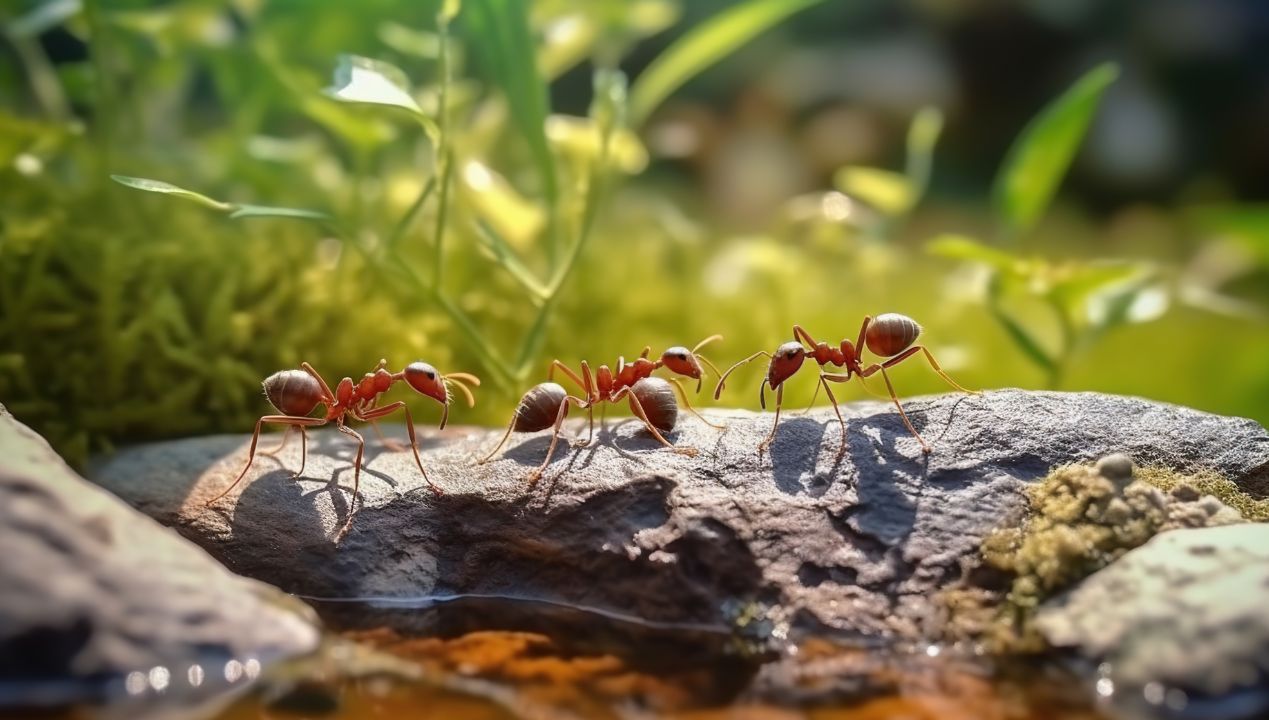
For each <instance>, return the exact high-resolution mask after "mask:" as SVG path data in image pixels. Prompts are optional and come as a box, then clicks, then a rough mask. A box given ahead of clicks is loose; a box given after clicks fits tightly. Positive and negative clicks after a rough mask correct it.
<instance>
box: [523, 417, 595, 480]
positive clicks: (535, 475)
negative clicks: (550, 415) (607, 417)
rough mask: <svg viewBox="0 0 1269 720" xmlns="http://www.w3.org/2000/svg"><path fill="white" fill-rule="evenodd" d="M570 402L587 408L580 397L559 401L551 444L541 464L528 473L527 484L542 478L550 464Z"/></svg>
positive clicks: (552, 428)
mask: <svg viewBox="0 0 1269 720" xmlns="http://www.w3.org/2000/svg"><path fill="white" fill-rule="evenodd" d="M570 404H573V405H577V406H578V407H586V408H587V409H589V407H590V405H589V403H587V402H585V401H584V400H582V399H581V398H575V397H572V396H571V395H570V396H566V397H565V398H564V401H563V402H561V403H560V409H559V411H558V412H557V413H555V424H554V425H553V426H552V427H551V444H550V445H548V446H547V448H546V457H545V458H543V460H542V464H541V465H539V466H537V467H536V468H534V469H533V470H532V471H531V472H530V473H529V475H528V478H527V479H528V481H529V485H534V484H536V483H537V481H538V480H540V479H541V478H542V473H544V472H546V468H547V466H548V465H550V464H551V456H552V455H554V454H555V446H556V445H557V444H558V443H559V441H560V431H561V430H562V429H563V427H564V418H566V417H568V406H569V405H570Z"/></svg>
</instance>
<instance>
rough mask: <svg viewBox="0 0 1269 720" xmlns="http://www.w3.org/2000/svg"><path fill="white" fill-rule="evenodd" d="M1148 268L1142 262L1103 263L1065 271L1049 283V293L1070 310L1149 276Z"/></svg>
mask: <svg viewBox="0 0 1269 720" xmlns="http://www.w3.org/2000/svg"><path fill="white" fill-rule="evenodd" d="M1151 272H1152V268H1151V267H1150V266H1148V265H1144V264H1142V263H1134V262H1127V261H1104V262H1098V263H1088V264H1082V265H1076V266H1072V267H1068V268H1065V269H1064V271H1063V272H1062V273H1060V274H1059V277H1058V278H1057V279H1056V280H1055V281H1054V282H1053V283H1052V284H1051V286H1050V288H1049V293H1050V294H1051V295H1052V296H1053V297H1054V298H1055V299H1057V300H1058V301H1059V302H1061V303H1062V304H1063V305H1065V306H1066V307H1067V308H1068V309H1070V310H1072V311H1073V310H1074V309H1075V306H1076V305H1078V304H1079V303H1081V302H1083V301H1084V299H1085V298H1087V297H1089V296H1091V295H1095V294H1098V293H1103V294H1104V293H1107V292H1108V291H1110V290H1111V289H1113V288H1115V287H1116V286H1122V285H1125V284H1127V283H1129V282H1132V281H1140V280H1142V279H1143V278H1144V277H1145V276H1147V275H1149V274H1151Z"/></svg>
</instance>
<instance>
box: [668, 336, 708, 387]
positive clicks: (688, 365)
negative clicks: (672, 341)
mask: <svg viewBox="0 0 1269 720" xmlns="http://www.w3.org/2000/svg"><path fill="white" fill-rule="evenodd" d="M696 357H697V356H696V354H695V353H693V352H692V351H691V350H688V349H687V348H685V347H683V346H681V345H678V346H675V347H672V348H670V349H669V350H666V351H665V352H663V353H661V364H662V365H664V366H666V367H667V368H669V369H670V372H673V373H677V374H679V375H685V376H687V377H690V378H692V379H693V380H700V379H701V364H700V362H699V361H698V360H697V359H696Z"/></svg>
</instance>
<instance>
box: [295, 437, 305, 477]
mask: <svg viewBox="0 0 1269 720" xmlns="http://www.w3.org/2000/svg"><path fill="white" fill-rule="evenodd" d="M306 465H308V429H307V428H305V427H304V426H303V425H301V426H300V469H299V471H298V472H296V473H295V477H301V476H302V475H304V466H306Z"/></svg>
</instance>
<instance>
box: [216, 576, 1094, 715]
mask: <svg viewBox="0 0 1269 720" xmlns="http://www.w3.org/2000/svg"><path fill="white" fill-rule="evenodd" d="M314 604H315V605H316V606H317V607H318V609H319V611H320V612H321V613H322V614H323V616H325V617H326V618H327V620H328V622H330V623H331V624H332V625H333V626H337V627H345V628H352V629H348V630H346V631H345V632H344V633H343V637H344V638H345V639H349V640H353V641H355V642H356V643H358V644H359V645H362V646H369V647H374V648H376V649H379V650H382V651H385V652H386V653H388V654H389V655H391V656H392V657H394V658H398V659H400V660H403V661H405V662H404V664H403V666H402V668H403V670H402V671H401V672H386V673H385V672H375V673H371V674H369V675H368V676H362V677H357V678H342V679H338V680H335V681H332V682H330V683H322V684H313V683H306V684H304V685H302V686H300V687H298V688H293V689H292V690H291V691H290V692H288V693H285V694H283V695H281V696H280V697H275V698H273V699H271V700H265V699H263V698H261V697H260V696H259V695H258V694H257V695H253V696H250V697H246V698H243V699H241V700H239V701H238V702H236V703H235V704H234V705H232V706H231V707H229V708H228V709H227V710H225V711H224V712H222V713H220V714H219V715H217V716H216V717H218V718H219V719H220V720H240V719H246V718H253V719H255V718H261V717H268V718H308V717H323V718H334V719H347V720H354V719H360V718H398V717H409V718H456V719H471V720H481V719H484V718H491V719H492V718H614V719H616V718H639V719H640V720H643V719H647V720H652V719H666V720H670V719H674V720H680V719H681V720H688V719H692V720H711V719H713V718H719V719H721V718H728V719H733V720H750V719H753V720H759V719H762V720H766V719H771V720H777V719H778V720H786V719H793V718H808V719H824V720H828V719H833V720H871V719H880V718H909V719H911V720H926V719H930V720H933V719H935V718H939V719H948V718H951V719H959V718H964V719H965V720H970V719H988V720H989V719H997V718H998V719H1001V720H1004V719H1014V718H1016V719H1019V720H1082V719H1085V718H1096V717H1102V715H1101V714H1100V713H1099V712H1098V711H1097V709H1096V708H1095V707H1094V704H1093V702H1092V697H1093V693H1092V692H1091V686H1090V684H1089V683H1088V682H1086V681H1084V680H1081V679H1080V678H1077V677H1075V676H1073V675H1071V674H1069V673H1066V672H1063V671H1061V670H1059V669H1057V668H1053V667H1039V666H1030V665H1023V664H1020V663H1011V664H1010V665H1009V666H1008V667H1005V666H1000V665H995V664H993V663H991V662H989V661H988V660H986V659H984V658H981V657H976V656H973V655H970V654H966V653H962V652H959V651H957V650H956V649H955V648H944V647H938V646H921V647H916V648H891V647H880V646H871V647H869V646H864V645H861V644H860V643H846V642H843V641H841V640H837V641H829V640H828V639H825V638H816V637H804V638H797V639H794V640H783V639H782V640H780V641H779V642H773V641H772V638H770V637H761V635H762V634H763V633H764V632H765V629H764V628H761V627H755V628H750V631H748V632H747V631H745V630H743V629H742V630H740V631H738V630H737V629H736V628H722V627H708V626H670V625H659V624H658V625H654V624H648V623H645V622H641V621H639V620H637V619H634V618H626V617H621V616H615V615H612V614H609V613H599V612H595V611H590V610H585V609H580V608H574V607H567V606H558V605H551V604H544V603H526V602H523V601H508V600H506V599H502V598H491V597H462V598H430V599H426V600H421V601H417V602H410V601H379V602H375V601H369V602H365V601H359V602H347V601H344V602H329V601H328V602H320V601H319V602H315V603H314ZM388 626H390V627H394V628H397V629H396V630H388V629H386V627H388ZM359 628H360V629H359ZM490 628H496V629H490ZM404 668H409V670H404Z"/></svg>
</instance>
